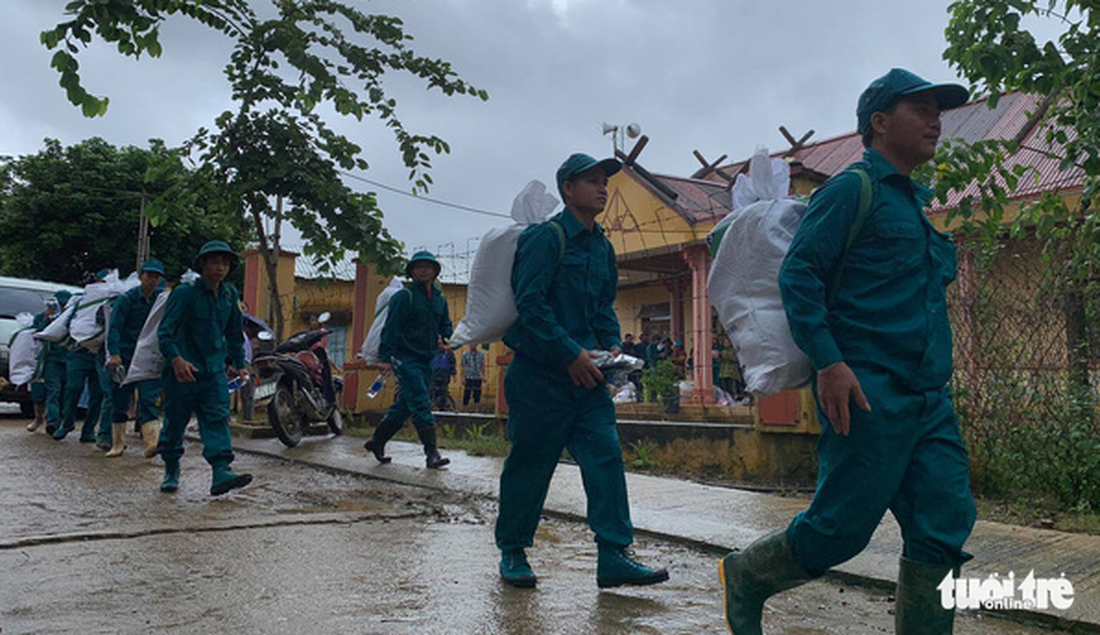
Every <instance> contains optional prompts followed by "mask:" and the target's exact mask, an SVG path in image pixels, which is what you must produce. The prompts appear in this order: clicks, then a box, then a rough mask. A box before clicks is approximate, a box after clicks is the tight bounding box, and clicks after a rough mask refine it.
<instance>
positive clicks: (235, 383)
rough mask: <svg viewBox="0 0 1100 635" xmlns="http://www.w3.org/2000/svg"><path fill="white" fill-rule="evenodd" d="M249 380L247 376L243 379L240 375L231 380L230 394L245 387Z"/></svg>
mask: <svg viewBox="0 0 1100 635" xmlns="http://www.w3.org/2000/svg"><path fill="white" fill-rule="evenodd" d="M248 379H249V377H248V376H247V375H245V376H244V377H241V376H240V375H237V376H236V377H234V378H233V379H230V380H229V392H233V391H234V390H237V389H238V388H240V387H241V386H243V385H244V382H246V381H248Z"/></svg>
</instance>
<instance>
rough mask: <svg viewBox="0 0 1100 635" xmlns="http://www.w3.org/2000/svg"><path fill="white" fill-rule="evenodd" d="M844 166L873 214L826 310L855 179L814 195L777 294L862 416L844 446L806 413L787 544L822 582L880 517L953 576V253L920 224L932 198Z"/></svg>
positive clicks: (968, 521)
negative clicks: (812, 456)
mask: <svg viewBox="0 0 1100 635" xmlns="http://www.w3.org/2000/svg"><path fill="white" fill-rule="evenodd" d="M853 167H856V168H859V169H862V170H864V171H865V172H867V174H868V175H869V176H870V177H871V180H872V184H873V185H872V191H873V192H874V196H873V199H872V200H873V205H872V208H871V213H870V215H869V216H868V219H867V221H866V224H865V225H864V227H863V229H862V231H861V232H860V235H859V237H858V238H857V239H856V241H855V242H854V243H853V244H852V246H851V248H850V249H849V251H848V255H847V259H846V261H845V266H844V271H843V274H842V277H841V279H840V286H839V289H838V290H837V293H836V296H835V299H834V300H833V302H832V304H831V305H830V306H829V307H826V306H825V303H824V302H823V300H822V298H823V297H824V295H823V293H824V281H825V280H830V279H831V278H830V277H829V276H830V275H832V272H833V271H834V268H835V267H836V266H837V262H838V260H839V259H840V255H841V249H842V246H843V245H844V243H845V241H846V239H847V236H848V231H849V228H850V227H851V225H852V222H853V220H854V218H855V215H856V210H857V207H858V199H859V192H860V189H861V186H860V180H859V177H858V176H857V175H856V174H853V173H841V174H840V175H838V176H837V177H835V178H833V179H832V180H830V181H829V182H828V183H827V184H826V185H825V186H824V187H822V188H821V189H820V190H818V192H816V193H815V194H814V196H813V198H812V199H811V201H810V207H809V209H807V211H806V215H805V217H804V219H803V221H802V225H801V226H800V227H799V228H798V231H797V232H796V234H795V238H794V241H793V243H792V244H791V249H790V251H789V252H788V254H787V258H786V260H785V262H784V264H783V268H782V270H781V272H780V275H779V286H780V290H781V291H782V294H783V301H784V306H785V307H786V310H787V316H788V320H789V322H790V326H791V333H792V335H793V336H794V340H795V342H796V343H797V344H798V345H799V347H800V348H802V349H803V350H804V351H806V352H807V354H808V355H809V356H810V358H811V360H812V361H813V364H814V367H815V368H816V369H819V370H820V369H822V368H826V367H828V366H830V365H832V364H834V363H836V362H839V361H844V362H845V363H847V364H848V366H850V367H851V368H852V370H853V372H855V374H856V377H857V378H858V379H859V381H860V384H861V385H862V388H863V393H864V394H865V395H866V396H867V399H868V400H869V401H870V403H871V408H872V411H871V412H865V411H863V410H861V409H858V408H854V409H852V415H851V416H852V423H851V434H850V435H849V436H847V437H842V436H840V435H838V434H836V433H835V432H834V431H833V428H832V426H831V425H829V423H828V420H827V418H826V417H825V414H824V412H822V411H821V410H820V409H819V410H818V415H819V417H820V419H821V421H822V426H821V430H822V432H821V442H820V445H819V453H818V454H819V462H820V478H819V482H818V488H817V493H816V494H815V495H814V501H813V503H812V504H811V505H810V508H809V509H808V510H806V511H805V512H803V513H801V514H799V515H798V516H797V517H796V518H795V519H794V521H793V522H792V523H791V525H790V527H789V528H788V530H787V537H788V540H789V542H790V545H791V548H792V550H793V552H794V553H795V555H796V556H797V557H798V560H799V562H800V563H801V564H802V565H803V567H805V569H806V570H807V571H808V572H809V573H811V574H814V575H816V574H820V573H823V572H824V571H825V570H826V569H828V568H829V567H832V566H835V565H837V564H839V563H841V562H844V561H845V560H848V559H849V558H851V557H852V556H854V555H856V554H857V553H859V552H860V550H862V549H863V547H864V546H865V545H866V544H867V541H868V540H869V539H870V537H871V534H872V533H873V532H874V530H875V528H876V527H877V526H878V523H879V520H880V519H881V518H882V515H883V514H884V513H885V512H886V510H887V509H890V510H891V511H893V512H894V515H895V516H896V517H897V520H898V523H899V524H900V525H901V527H902V533H903V535H904V537H905V551H904V556H905V557H906V558H910V559H913V560H916V561H920V562H927V563H930V564H946V565H950V566H956V565H958V564H959V563H961V562H963V561H965V560H967V559H969V555H967V554H965V553H964V552H963V551H962V546H963V543H964V542H965V541H966V539H967V537H968V536H969V534H970V529H971V527H972V525H973V523H974V503H973V501H972V499H971V496H970V488H969V478H968V476H967V454H966V450H965V448H964V447H963V444H962V439H961V437H960V435H959V426H958V422H957V421H956V419H955V412H954V410H953V408H952V407H951V397H950V394H949V393H948V389H947V387H946V384H947V382H948V380H949V379H950V378H951V324H950V322H949V321H948V317H947V304H946V301H945V291H946V288H947V285H948V284H950V283H951V281H953V280H954V279H955V246H954V244H953V243H952V242H951V239H950V238H948V237H947V236H945V235H943V234H941V233H940V232H938V231H936V229H935V228H933V227H932V225H931V223H929V222H928V219H927V218H926V217H925V215H924V211H923V209H924V206H925V205H926V204H927V202H928V201H929V200H930V199H931V196H932V192H931V191H930V190H928V189H927V188H925V187H924V186H922V185H920V184H918V183H916V182H914V181H912V180H910V179H909V178H908V177H906V176H904V175H902V174H899V173H898V172H897V171H896V170H895V169H894V168H893V166H891V165H890V163H888V162H887V161H886V160H885V159H884V158H882V155H880V154H879V153H878V152H877V151H875V150H873V149H868V150H867V151H866V152H865V153H864V155H863V160H862V161H861V162H859V163H856V164H855V165H854V166H853ZM815 394H816V391H815Z"/></svg>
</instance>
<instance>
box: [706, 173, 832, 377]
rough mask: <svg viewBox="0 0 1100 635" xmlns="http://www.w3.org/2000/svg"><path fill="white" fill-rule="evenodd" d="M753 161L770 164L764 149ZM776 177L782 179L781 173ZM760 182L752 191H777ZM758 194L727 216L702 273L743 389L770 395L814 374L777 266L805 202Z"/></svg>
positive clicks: (804, 207) (791, 237) (800, 216)
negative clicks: (794, 329)
mask: <svg viewBox="0 0 1100 635" xmlns="http://www.w3.org/2000/svg"><path fill="white" fill-rule="evenodd" d="M752 161H753V162H763V165H764V166H765V167H767V166H768V165H769V164H771V165H774V164H772V163H771V161H770V159H768V157H767V153H766V151H763V152H761V151H758V152H757V155H755V156H754V157H753V159H752ZM751 171H752V168H751V164H750V172H751ZM780 172H782V170H780ZM758 173H759V171H757V172H754V174H758ZM773 174H774V173H773ZM775 178H776V179H778V180H779V181H780V183H782V182H784V181H783V179H782V174H780V175H778V176H776V177H775ZM765 180H766V178H765V177H761V178H759V179H758V180H756V181H753V184H754V186H756V187H757V188H758V190H757V191H756V192H755V194H757V195H758V194H760V193H761V192H760V191H759V190H760V189H763V193H764V194H774V193H775V192H780V191H781V190H778V189H776V188H775V187H767V188H760V187H759V186H761V184H762V183H764V181H765ZM786 182H789V176H788V180H787V181H786ZM746 196H748V194H746ZM759 198H760V199H761V200H758V201H757V202H755V203H751V204H749V205H748V206H746V207H744V208H742V209H740V210H736V211H733V212H731V213H730V214H729V216H727V219H728V220H729V222H728V223H727V224H726V225H725V228H726V229H725V234H724V235H723V236H721V237H720V240H721V242H720V243H719V244H718V248H717V253H716V255H715V257H714V261H713V262H712V263H711V267H710V274H709V276H708V277H707V295H709V296H710V301H711V304H712V305H713V306H714V308H715V310H716V311H717V313H718V318H719V320H720V321H721V323H722V326H723V327H724V328H725V329H726V332H727V333H728V334H729V337H730V341H731V342H732V343H733V346H734V348H735V349H736V350H737V359H738V360H739V361H740V363H741V364H742V365H743V366H744V373H743V375H744V379H745V383H746V384H747V388H748V390H750V391H752V392H755V393H759V394H761V395H773V394H775V393H778V392H782V391H784V390H792V389H794V388H800V387H802V386H805V385H806V384H808V383H809V382H810V378H811V376H812V372H813V365H812V364H811V362H810V359H809V358H808V357H807V356H806V354H805V353H803V352H802V351H801V350H800V349H799V348H798V346H796V345H795V343H794V340H793V339H792V338H791V331H790V327H789V326H788V324H787V314H786V312H785V311H784V310H783V301H782V299H781V298H780V295H779V268H780V267H781V266H782V264H783V259H784V258H785V257H786V255H787V250H788V249H789V248H790V246H791V240H792V239H793V238H794V232H795V230H796V229H797V228H798V225H799V224H800V223H801V222H802V216H803V214H805V212H806V203H805V202H804V201H802V200H799V199H794V198H786V197H784V198H778V199H776V198H763V197H759Z"/></svg>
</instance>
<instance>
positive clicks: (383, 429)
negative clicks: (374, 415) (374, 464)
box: [363, 419, 405, 463]
mask: <svg viewBox="0 0 1100 635" xmlns="http://www.w3.org/2000/svg"><path fill="white" fill-rule="evenodd" d="M404 423H405V422H404V421H398V422H396V423H395V422H393V421H390V420H388V419H382V421H380V422H379V423H378V427H377V428H375V429H374V436H372V437H371V438H370V439H367V442H366V443H364V444H363V449H365V450H366V451H367V452H370V453H371V454H373V455H374V458H376V459H378V462H379V463H389V462H390V461H392V460H393V459H392V458H390V457H388V456H386V442H387V441H389V440H390V439H391V438H393V435H395V434H397V431H398V430H400V429H401V426H402V425H403V424H404Z"/></svg>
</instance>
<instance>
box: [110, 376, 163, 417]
mask: <svg viewBox="0 0 1100 635" xmlns="http://www.w3.org/2000/svg"><path fill="white" fill-rule="evenodd" d="M160 386H161V380H160V379H146V380H144V381H139V382H134V383H132V384H126V385H125V386H119V385H117V384H114V383H112V390H113V392H112V395H111V405H112V407H113V409H114V422H115V423H125V422H126V421H128V420H129V418H130V417H129V414H130V406H131V405H132V403H133V401H134V393H135V392H136V393H137V425H138V427H139V428H140V427H141V426H142V425H144V424H146V423H148V422H150V421H153V420H155V419H157V418H158V417H159V415H160V413H159V412H158V411H157V402H159V401H160Z"/></svg>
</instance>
